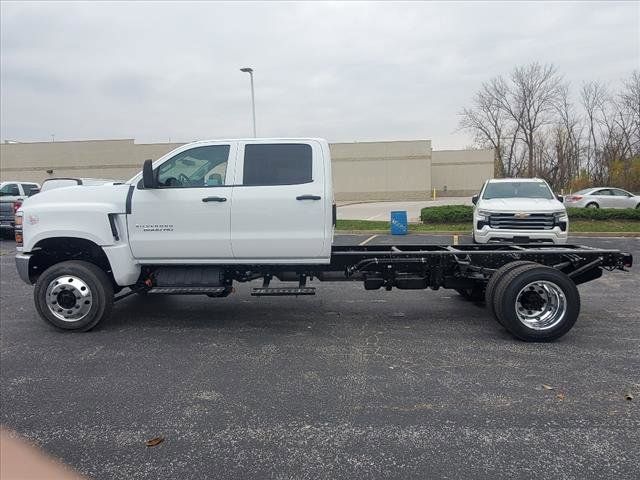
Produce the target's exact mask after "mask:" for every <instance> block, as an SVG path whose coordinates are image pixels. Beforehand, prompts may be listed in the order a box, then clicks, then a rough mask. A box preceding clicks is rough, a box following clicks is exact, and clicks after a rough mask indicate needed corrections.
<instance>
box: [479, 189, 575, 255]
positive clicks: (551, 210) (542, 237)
mask: <svg viewBox="0 0 640 480" xmlns="http://www.w3.org/2000/svg"><path fill="white" fill-rule="evenodd" d="M472 201H473V203H474V205H475V207H474V209H473V240H474V242H476V243H488V242H492V241H503V242H504V241H507V242H515V243H527V242H552V243H566V242H567V235H568V233H569V218H568V216H567V210H566V209H565V207H564V205H563V204H562V197H556V195H554V193H553V191H552V190H551V188H550V187H549V185H548V184H547V182H545V181H544V180H542V179H539V178H501V179H491V180H487V181H486V182H485V184H484V185H483V187H482V190H481V191H480V194H478V195H475V196H474V197H473V199H472Z"/></svg>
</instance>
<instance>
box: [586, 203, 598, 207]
mask: <svg viewBox="0 0 640 480" xmlns="http://www.w3.org/2000/svg"><path fill="white" fill-rule="evenodd" d="M587 208H600V205H598V204H597V203H594V202H591V203H589V204H587Z"/></svg>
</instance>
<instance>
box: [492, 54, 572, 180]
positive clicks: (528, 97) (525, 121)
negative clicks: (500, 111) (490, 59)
mask: <svg viewBox="0 0 640 480" xmlns="http://www.w3.org/2000/svg"><path fill="white" fill-rule="evenodd" d="M511 83H512V87H511V95H510V97H511V102H509V103H508V104H506V105H504V108H505V109H507V110H508V111H509V113H510V114H511V116H512V118H513V120H514V121H515V122H517V123H518V125H519V131H520V132H521V133H522V137H523V141H524V143H525V144H526V147H527V155H528V157H527V158H528V163H527V174H528V175H529V176H533V175H534V174H535V165H534V158H535V137H536V134H537V133H538V131H539V130H540V129H541V127H543V126H544V125H546V124H549V123H551V122H552V121H553V117H554V114H555V113H556V110H555V106H556V105H557V104H558V101H559V99H560V98H561V95H562V88H563V82H562V77H561V76H560V75H559V74H558V71H557V69H556V67H555V66H554V65H552V64H549V65H540V64H539V63H537V62H535V63H532V64H530V65H526V66H523V67H516V69H515V70H514V71H513V73H512V74H511ZM514 106H515V108H514Z"/></svg>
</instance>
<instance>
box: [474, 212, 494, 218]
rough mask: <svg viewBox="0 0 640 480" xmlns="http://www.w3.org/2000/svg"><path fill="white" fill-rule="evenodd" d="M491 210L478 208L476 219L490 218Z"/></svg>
mask: <svg viewBox="0 0 640 480" xmlns="http://www.w3.org/2000/svg"><path fill="white" fill-rule="evenodd" d="M489 215H491V212H489V211H487V210H476V219H478V220H488V219H489Z"/></svg>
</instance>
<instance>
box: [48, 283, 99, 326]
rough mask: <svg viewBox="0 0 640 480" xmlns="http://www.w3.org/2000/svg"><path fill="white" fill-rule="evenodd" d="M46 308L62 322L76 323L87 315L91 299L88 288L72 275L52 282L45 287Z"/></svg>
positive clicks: (91, 302)
mask: <svg viewBox="0 0 640 480" xmlns="http://www.w3.org/2000/svg"><path fill="white" fill-rule="evenodd" d="M46 301H47V307H48V308H49V311H50V312H51V313H52V314H53V315H54V316H55V317H56V318H58V319H60V320H62V321H63V322H77V321H79V320H82V319H83V318H84V317H86V316H87V315H88V314H89V310H91V306H92V305H93V297H92V295H91V289H90V288H89V286H88V285H87V284H86V283H85V282H84V281H82V280H81V279H79V278H78V277H75V276H73V275H64V276H62V277H58V278H56V279H55V280H52V281H51V283H49V286H48V287H47V296H46Z"/></svg>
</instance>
